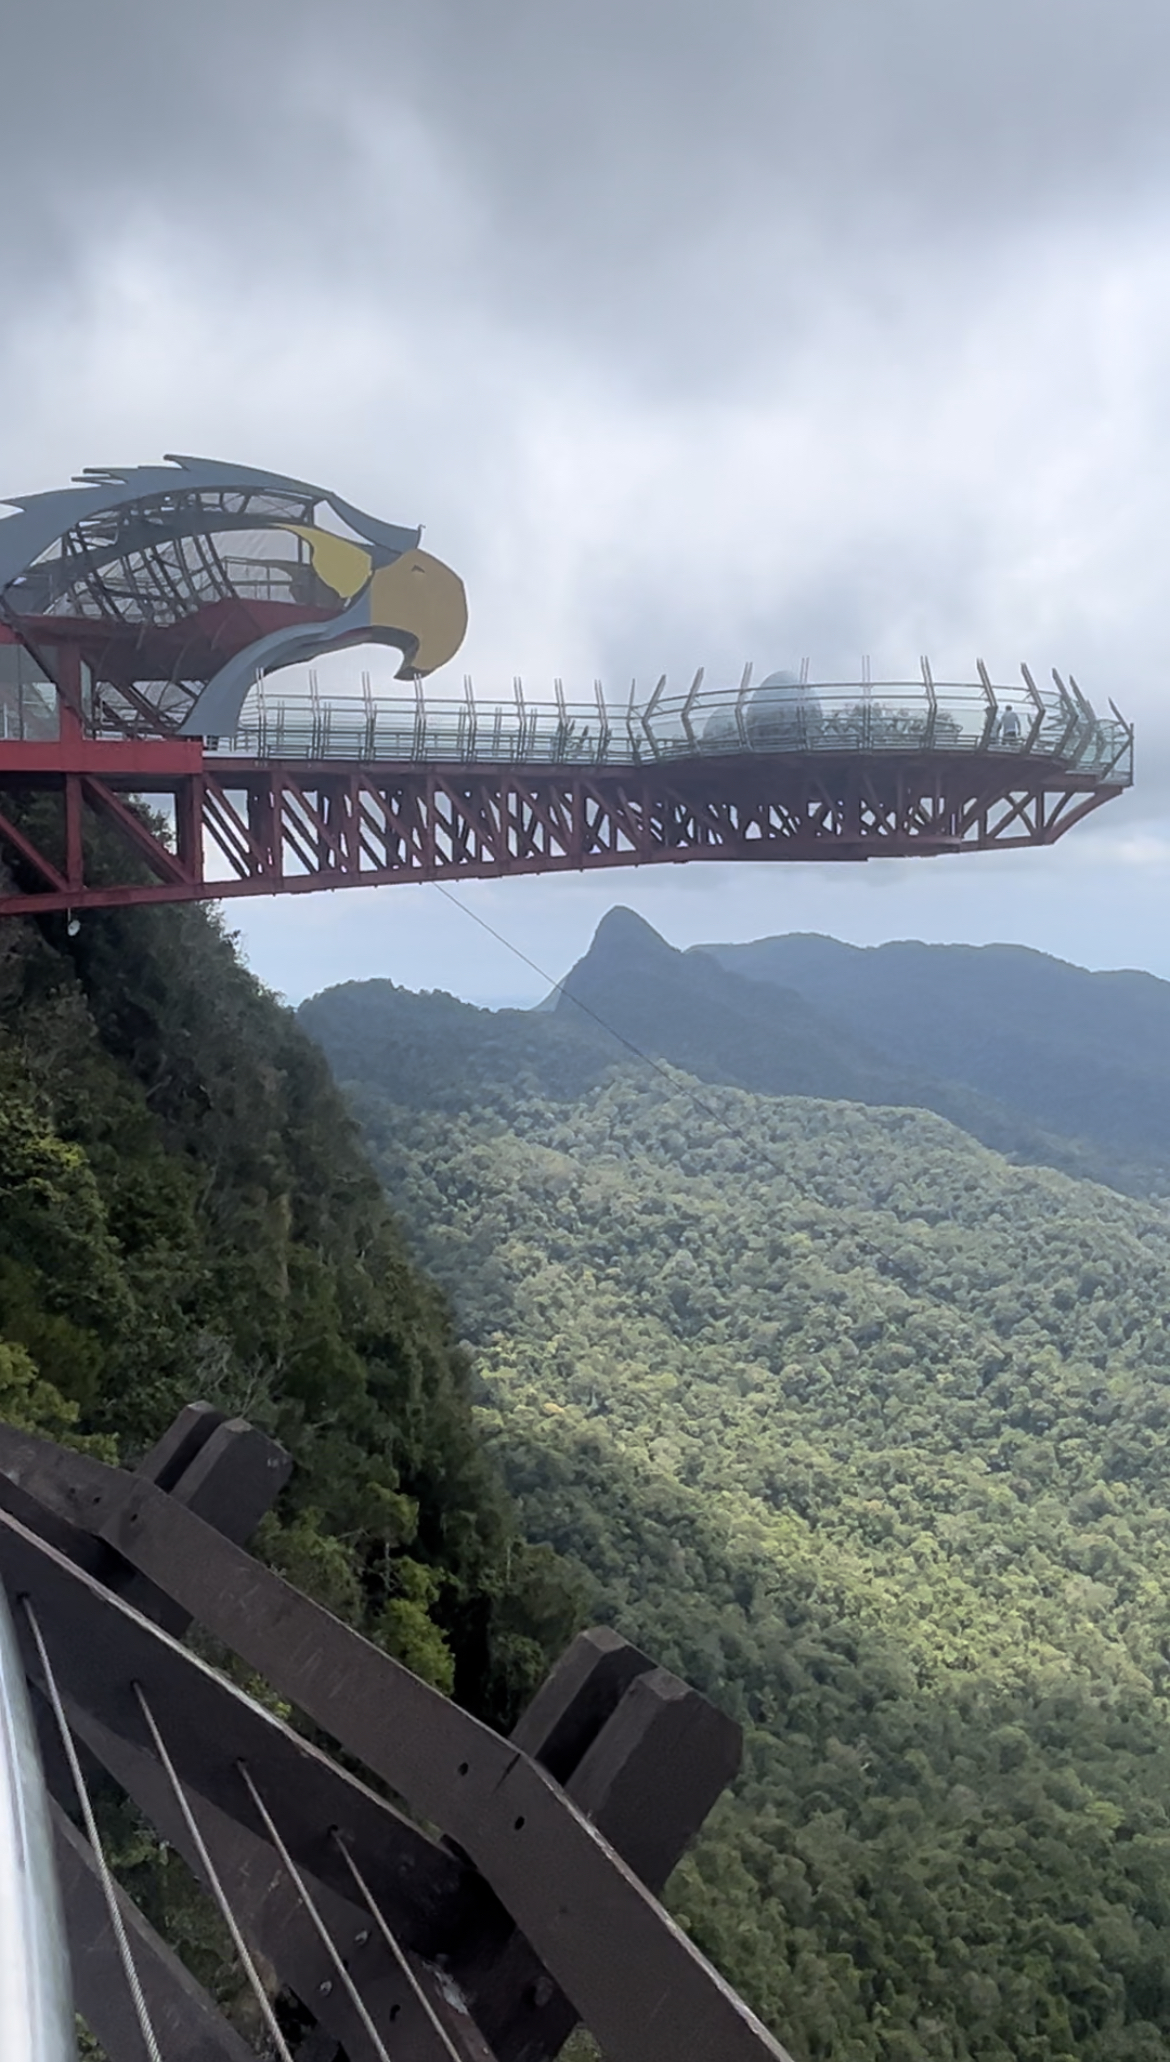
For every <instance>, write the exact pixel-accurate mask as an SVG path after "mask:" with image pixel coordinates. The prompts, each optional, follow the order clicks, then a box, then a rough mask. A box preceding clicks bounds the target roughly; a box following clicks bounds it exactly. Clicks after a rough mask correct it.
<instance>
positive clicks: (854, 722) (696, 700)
mask: <svg viewBox="0 0 1170 2062" xmlns="http://www.w3.org/2000/svg"><path fill="white" fill-rule="evenodd" d="M218 749H219V750H220V751H221V752H225V753H232V754H237V755H243V756H247V757H257V758H286V759H348V760H351V761H383V762H388V763H394V762H403V761H406V762H416V763H417V762H424V763H428V764H449V765H467V766H492V765H496V766H500V765H541V766H550V765H552V766H565V767H581V768H585V767H590V766H638V765H647V764H652V763H655V762H658V763H662V762H672V761H676V760H685V759H694V758H713V757H714V758H720V757H734V756H743V755H745V754H748V755H753V756H762V757H768V756H789V755H797V756H804V755H809V754H812V755H817V754H822V755H823V754H829V755H835V754H837V753H853V752H857V753H870V754H884V753H897V752H922V751H930V752H962V753H968V752H991V753H995V754H1000V753H1003V754H1008V753H1013V754H1020V753H1024V754H1028V755H1037V754H1039V755H1042V756H1045V757H1050V758H1053V759H1055V760H1057V761H1058V762H1059V763H1060V764H1061V765H1072V766H1075V767H1077V768H1078V769H1079V770H1083V771H1086V772H1094V771H1097V770H1103V769H1106V768H1110V767H1117V768H1121V769H1122V771H1121V772H1120V773H1119V775H1118V777H1119V778H1128V774H1127V773H1126V772H1125V771H1124V769H1125V768H1126V767H1128V763H1129V761H1128V752H1129V745H1128V732H1127V731H1126V729H1125V726H1124V725H1122V724H1118V723H1102V722H1101V721H1100V720H1099V719H1098V718H1097V717H1096V716H1095V715H1093V714H1092V712H1087V711H1086V709H1085V708H1084V707H1082V705H1081V703H1080V701H1079V700H1077V699H1075V698H1074V697H1073V696H1072V695H1070V694H1069V693H1067V692H1066V693H1065V694H1063V695H1062V694H1061V693H1060V692H1059V691H1058V690H1057V688H1055V687H1052V688H1037V687H1033V688H1031V689H1030V690H1028V689H1025V688H1024V687H1023V686H1020V687H1018V688H1005V687H1000V686H997V687H995V688H994V689H992V690H990V691H989V690H988V689H987V688H985V687H983V686H979V685H974V684H972V683H970V682H947V683H944V682H937V683H934V684H933V685H931V684H928V683H927V682H926V681H924V680H921V679H919V680H914V681H875V682H873V683H869V682H865V683H858V682H849V681H846V682H828V683H826V682H806V683H795V682H792V683H782V684H779V685H776V684H769V683H767V682H765V683H763V684H761V685H760V686H758V687H755V688H752V687H750V686H748V687H743V686H740V687H727V686H720V685H718V684H714V685H711V686H705V685H701V684H695V685H692V686H691V687H690V688H689V689H688V690H687V691H686V692H682V691H678V692H674V693H667V692H666V691H665V690H658V691H656V692H655V693H653V694H652V695H648V696H646V697H645V698H644V699H642V700H635V701H634V702H632V703H628V704H625V705H617V706H615V705H613V704H610V703H609V702H608V701H607V700H606V699H605V697H604V696H603V695H602V694H601V693H600V691H597V692H595V694H594V697H593V698H592V699H591V700H588V699H581V698H580V697H574V699H572V700H569V699H568V698H567V697H566V696H565V695H564V693H563V692H558V694H557V696H556V698H555V699H551V698H549V697H548V696H547V695H546V696H544V697H542V698H539V699H538V698H536V697H535V696H532V695H530V694H528V693H527V692H526V693H525V694H524V695H523V696H522V697H519V698H518V697H516V696H514V697H513V698H512V699H511V700H508V699H506V698H500V699H498V700H495V701H484V700H481V699H479V698H478V697H475V698H472V697H470V696H469V695H467V694H465V695H464V696H463V697H458V696H450V695H438V694H435V693H428V692H426V691H423V692H421V693H420V692H415V691H414V690H413V689H412V690H410V691H408V693H407V694H403V693H402V692H401V691H399V692H398V693H395V694H392V695H385V694H377V695H376V694H367V695H365V696H362V697H359V696H336V695H332V696H324V695H321V694H317V695H315V696H309V697H301V698H299V699H298V698H295V697H289V698H288V699H281V698H280V697H278V696H275V695H274V694H273V692H272V685H271V682H265V683H264V684H263V685H262V686H261V687H258V688H257V689H255V690H254V691H253V693H252V695H250V696H249V698H248V701H247V703H246V704H245V708H244V712H243V717H242V720H241V724H240V728H239V730H238V731H237V733H236V735H235V737H234V738H231V739H227V738H224V739H221V740H220V741H219V745H218Z"/></svg>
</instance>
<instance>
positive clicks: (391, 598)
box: [0, 459, 1133, 915]
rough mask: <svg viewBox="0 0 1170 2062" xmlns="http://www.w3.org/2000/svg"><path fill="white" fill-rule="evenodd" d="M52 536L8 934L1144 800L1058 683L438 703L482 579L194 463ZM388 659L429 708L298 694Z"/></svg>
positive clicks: (80, 516) (945, 840) (1, 599)
mask: <svg viewBox="0 0 1170 2062" xmlns="http://www.w3.org/2000/svg"><path fill="white" fill-rule="evenodd" d="M322 508H324V509H325V510H326V512H327V514H326V519H325V520H324V521H323V520H322V519H321V510H322ZM20 511H21V512H20V513H19V514H17V515H15V516H11V517H9V518H7V519H5V520H3V521H0V915H32V914H35V913H38V912H45V911H52V910H77V911H80V910H84V909H93V908H109V907H112V906H116V905H119V904H126V903H140V902H172V901H187V900H192V899H219V898H222V897H231V896H235V895H258V894H281V893H285V894H288V893H305V892H309V891H313V890H315V889H320V888H341V887H358V886H374V885H377V884H379V883H386V882H391V881H399V880H443V879H453V878H458V877H460V876H467V877H472V878H475V877H484V876H500V875H505V874H513V873H544V872H557V871H569V870H581V869H593V868H598V867H620V866H642V865H648V864H655V863H659V864H661V863H668V862H669V863H672V864H678V863H680V862H682V861H686V860H693V859H735V860H754V861H766V860H778V859H804V860H808V859H867V858H872V857H879V856H886V857H904V856H907V855H910V854H914V853H932V854H939V853H943V852H951V853H955V852H964V851H983V850H988V849H991V848H1002V847H1010V846H1020V845H1041V844H1051V843H1052V842H1053V841H1054V840H1055V839H1056V838H1058V837H1060V836H1061V835H1062V834H1063V833H1064V832H1065V831H1066V830H1068V829H1069V828H1070V827H1071V826H1072V825H1073V824H1075V823H1077V822H1079V821H1080V820H1081V818H1083V817H1084V816H1085V815H1087V814H1088V813H1089V812H1090V811H1092V810H1094V809H1096V808H1098V807H1099V806H1100V805H1101V804H1102V803H1103V802H1106V801H1108V800H1110V799H1111V798H1112V797H1113V796H1115V795H1117V794H1119V793H1120V792H1121V791H1122V790H1123V789H1124V788H1125V787H1126V786H1127V785H1128V784H1129V782H1130V779H1131V777H1132V743H1133V740H1132V732H1131V730H1130V729H1129V726H1128V725H1126V724H1125V723H1124V722H1123V721H1122V719H1121V718H1120V717H1119V716H1118V715H1117V712H1116V711H1114V712H1113V715H1112V718H1110V719H1101V718H1099V717H1098V716H1097V715H1096V714H1095V713H1094V711H1093V710H1092V708H1091V707H1090V706H1089V704H1088V702H1087V701H1086V699H1085V697H1084V695H1083V694H1082V693H1081V691H1080V689H1079V688H1078V686H1077V684H1076V682H1075V680H1073V679H1072V678H1071V677H1070V678H1069V680H1068V681H1067V682H1066V681H1065V680H1063V679H1062V678H1061V676H1060V675H1059V674H1056V673H1053V675H1052V681H1053V685H1052V686H1051V687H1044V688H1040V687H1038V686H1037V684H1036V682H1035V680H1034V679H1033V677H1032V675H1031V674H1030V673H1029V672H1028V670H1027V668H1024V669H1022V684H1021V685H1020V686H1019V687H1017V688H1005V687H1002V686H994V685H993V684H992V682H991V680H990V678H989V676H988V674H987V672H986V670H985V669H984V668H983V667H982V665H980V667H979V668H978V679H977V680H976V681H975V682H973V683H966V684H949V685H948V684H943V683H941V682H939V683H936V682H935V680H934V678H933V676H932V674H931V670H930V668H929V666H928V665H927V663H926V662H925V661H923V662H922V669H921V677H920V678H919V679H917V680H915V681H913V682H885V683H871V682H869V681H863V682H860V683H849V682H845V683H841V682H836V683H819V684H814V683H810V682H809V681H808V680H807V678H804V677H799V678H798V677H797V676H795V675H793V674H789V673H774V674H772V675H770V676H769V677H768V678H766V679H765V680H764V681H762V682H761V683H760V684H759V685H758V686H757V687H755V688H753V687H752V685H751V678H750V672H745V675H744V677H743V679H742V680H741V681H740V682H739V683H738V685H735V686H728V687H725V688H718V687H716V688H711V687H709V686H708V687H704V685H703V678H702V675H701V674H698V675H696V677H695V680H694V681H693V682H692V683H691V685H690V687H689V689H688V690H687V691H686V692H679V693H674V694H672V693H669V692H668V691H667V687H666V683H665V681H660V682H659V683H658V686H657V687H656V689H655V690H654V692H653V694H651V695H650V696H649V697H648V698H647V699H646V700H645V701H643V702H638V701H637V700H636V699H635V697H634V696H633V695H632V696H631V699H630V701H629V703H628V704H625V705H623V706H622V707H620V708H618V707H615V705H614V704H613V703H612V702H607V700H606V697H605V695H604V693H603V691H602V689H601V688H600V686H599V685H598V686H595V688H594V691H593V694H592V696H591V697H590V698H588V699H586V700H584V701H581V702H574V703H569V702H567V701H566V698H565V694H564V690H563V688H562V687H561V685H560V683H559V682H558V683H556V686H555V689H554V692H553V694H552V696H550V697H548V698H547V699H545V700H544V701H542V702H534V701H532V700H531V699H530V698H526V697H525V694H524V691H523V689H522V687H521V685H520V683H519V682H516V683H515V684H514V688H513V694H512V698H511V700H509V701H508V702H506V703H505V702H502V701H501V702H499V703H497V704H494V705H493V704H486V705H485V704H484V703H482V702H480V701H478V700H477V698H476V697H475V695H474V694H473V693H472V690H471V686H470V683H469V682H464V684H463V691H462V693H461V694H458V693H455V694H452V693H450V692H448V693H447V694H446V695H445V696H444V695H442V694H439V695H436V694H435V693H434V692H433V691H432V690H430V689H424V688H423V686H422V680H423V677H424V676H425V675H426V674H427V673H428V672H430V671H431V670H432V669H433V668H434V667H436V666H438V665H441V664H443V663H444V662H445V661H446V660H447V659H448V658H450V657H451V656H453V654H454V651H455V650H456V649H457V648H458V644H459V641H460V639H461V637H462V633H463V628H464V625H465V622H466V606H465V602H464V599H463V590H462V587H461V585H460V583H459V582H458V580H457V579H456V577H455V575H454V574H453V573H451V572H450V569H449V568H447V567H445V566H443V565H442V564H441V562H440V561H438V560H436V559H433V558H430V557H429V555H428V554H426V553H424V552H422V551H420V550H419V549H418V548H417V547H418V533H417V532H412V531H408V530H403V529H397V528H394V527H393V526H391V525H388V524H384V523H381V522H380V521H377V520H376V519H374V518H372V517H367V516H364V515H362V513H361V511H359V510H356V509H353V508H352V507H350V506H349V504H347V503H344V502H340V501H339V500H338V499H337V497H336V496H333V495H330V494H327V493H326V492H325V490H323V489H320V488H315V487H312V486H310V485H308V484H307V483H305V482H298V481H294V480H288V479H284V478H283V477H281V476H278V475H273V474H259V473H251V472H247V471H246V470H243V469H240V468H230V467H226V466H220V465H218V464H213V463H212V462H210V461H202V460H190V459H184V460H180V461H177V462H176V463H174V464H172V465H167V466H164V467H158V468H152V469H148V470H147V471H145V472H128V473H124V474H100V475H90V476H86V477H85V478H84V479H83V481H82V482H81V483H80V484H79V485H78V486H76V487H74V488H71V489H67V490H64V491H63V492H61V493H59V494H49V495H43V496H39V497H32V498H31V499H29V500H26V501H25V502H24V503H22V504H20ZM327 522H328V523H330V524H331V527H327V526H326V523H327ZM359 644H360V645H363V646H368V645H370V644H377V645H390V646H393V647H394V648H395V650H396V652H397V653H398V654H399V655H400V656H401V658H402V660H403V664H402V667H401V669H400V672H399V675H398V681H399V682H402V681H404V680H405V682H406V683H407V684H406V685H405V686H399V685H397V684H395V685H394V686H392V687H391V688H390V690H389V691H388V692H382V693H377V694H376V693H375V692H374V691H373V690H372V689H371V687H370V685H369V675H368V673H366V674H362V675H361V681H362V692H361V694H360V695H343V696H337V695H331V696H329V697H328V698H325V699H323V698H322V696H321V694H320V693H319V692H318V689H317V687H316V682H315V676H314V675H313V674H312V673H311V672H310V675H309V681H308V686H307V688H306V687H304V686H301V685H298V682H299V681H300V680H303V675H304V668H305V666H306V665H311V663H312V661H313V660H314V659H315V658H316V657H318V656H319V655H320V654H322V653H325V652H330V651H334V650H337V649H342V648H346V647H352V646H356V645H359ZM289 668H295V669H297V671H296V672H294V673H290V672H288V671H287V669H289ZM282 674H283V678H284V679H285V681H286V682H288V683H290V686H289V691H288V692H286V694H285V696H284V698H283V699H274V697H273V684H274V682H276V683H279V682H280V680H281V678H282Z"/></svg>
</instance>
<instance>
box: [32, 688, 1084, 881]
mask: <svg viewBox="0 0 1170 2062" xmlns="http://www.w3.org/2000/svg"><path fill="white" fill-rule="evenodd" d="M1123 785H1124V782H1120V781H1118V782H1109V781H1106V782H1102V781H1101V780H1100V779H1099V778H1097V777H1095V776H1094V775H1092V774H1090V773H1084V772H1080V773H1078V772H1077V771H1075V770H1062V769H1061V768H1060V767H1059V766H1058V765H1054V764H1053V761H1052V759H1051V757H1045V758H1041V757H1040V756H1038V755H1037V756H1032V755H1031V754H1028V753H1026V752H1021V753H1019V754H1018V755H1015V756H1005V755H1004V753H1002V752H1000V753H998V754H991V753H987V754H983V753H971V752H964V753H946V752H939V751H934V752H907V753H906V754H904V755H903V754H893V753H884V754H882V756H881V758H880V759H875V758H861V759H859V758H858V757H857V756H856V755H852V756H847V755H843V756H842V757H841V758H840V760H838V761H833V760H829V759H826V758H825V757H823V756H818V757H817V759H816V761H815V763H810V760H809V759H808V757H802V756H801V755H799V754H792V755H790V756H784V755H776V756H774V757H769V758H767V759H761V758H760V757H749V756H744V757H742V758H738V757H737V758H728V757H724V758H711V759H707V760H704V759H701V758H695V759H690V760H688V761H686V762H682V763H675V764H673V765H653V764H652V765H649V766H643V767H636V768H631V767H595V768H589V769H578V770H575V769H570V768H557V767H555V766H550V767H546V768H542V767H532V766H526V767H508V766H503V767H474V768H473V767H467V766H460V765H452V766H441V765H420V764H393V765H389V764H384V765H378V764H369V765H366V764H357V763H350V762H345V761H337V760H330V761H323V762H319V763H308V762H305V763H296V764H293V763H275V762H269V761H260V760H250V759H230V760H229V759H225V758H222V757H219V756H216V755H209V754H205V752H204V748H203V745H202V743H201V741H200V740H198V739H183V738H168V739H122V740H118V741H105V740H99V739H92V738H87V737H85V736H84V735H83V734H82V733H81V730H80V727H79V726H72V725H67V726H65V730H64V734H63V735H62V737H61V738H60V739H59V740H54V741H52V742H50V743H35V744H34V743H5V742H0V916H32V915H36V914H39V913H41V912H48V911H53V910H77V911H80V910H85V909H103V908H111V907H115V906H119V905H125V904H128V903H147V902H186V901H194V900H219V899H220V898H224V897H230V896H235V895H275V894H305V893H310V892H312V891H314V890H316V889H321V888H356V887H373V886H377V885H379V884H381V883H387V882H392V881H410V880H414V881H432V880H452V879H458V878H460V877H464V878H467V879H483V878H495V877H500V876H503V875H507V874H528V873H558V872H571V871H587V870H588V871H591V870H593V869H595V868H601V867H622V866H646V865H656V864H657V865H662V864H666V863H670V864H673V865H678V864H681V863H683V862H685V861H687V860H695V859H699V860H704V859H705V860H713V859H720V860H753V861H757V862H759V861H763V860H796V859H803V860H810V859H815V860H824V859H847V860H860V859H869V858H876V857H885V858H898V857H905V856H908V855H911V854H914V853H923V854H933V853H944V852H974V851H987V850H999V849H1004V848H1007V847H1015V846H1025V845H1050V844H1053V843H1054V842H1055V841H1056V839H1057V838H1059V837H1061V836H1063V834H1064V832H1065V831H1067V830H1069V829H1071V828H1072V826H1073V825H1074V824H1075V823H1078V822H1080V820H1081V819H1082V818H1083V817H1085V816H1087V815H1088V814H1089V813H1090V811H1092V810H1094V809H1097V808H1099V807H1100V806H1101V804H1102V803H1103V802H1107V801H1109V800H1111V799H1112V798H1113V797H1114V796H1115V795H1118V794H1120V793H1121V792H1122V788H1123Z"/></svg>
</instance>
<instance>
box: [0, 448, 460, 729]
mask: <svg viewBox="0 0 1170 2062" xmlns="http://www.w3.org/2000/svg"><path fill="white" fill-rule="evenodd" d="M9 506H11V507H13V508H15V509H16V510H17V513H16V514H14V515H11V516H8V517H5V518H3V519H0V635H3V634H4V631H3V626H4V625H7V633H8V636H9V638H13V637H15V638H16V639H17V640H18V641H19V642H20V643H21V644H24V645H26V646H27V647H28V648H29V649H30V650H31V651H33V652H34V653H46V654H51V653H52V651H53V649H54V648H55V646H56V644H58V643H60V642H61V641H63V640H68V641H70V642H72V643H74V644H76V645H80V646H81V648H82V652H83V656H84V657H85V659H86V662H87V664H88V666H89V668H90V674H91V677H92V679H93V681H94V682H95V684H96V688H97V691H98V692H99V693H100V694H101V696H102V699H103V702H104V705H105V708H106V710H107V712H108V711H109V710H110V709H111V708H114V709H116V708H117V706H118V705H119V702H120V703H121V705H122V706H123V707H126V708H128V709H130V710H131V711H133V710H135V709H136V710H138V711H139V713H141V711H142V710H143V708H145V709H146V710H147V712H148V713H149V712H153V713H154V714H155V715H157V717H158V718H159V720H160V722H161V723H163V724H164V727H165V728H167V729H169V730H172V731H175V730H177V731H178V732H179V733H180V734H181V735H184V736H195V737H199V736H203V737H207V736H230V735H231V734H232V732H233V731H234V730H235V729H236V727H237V725H238V723H239V719H240V713H241V710H242V708H243V705H244V701H245V699H246V697H247V695H248V692H249V690H250V688H251V687H252V686H253V684H254V682H255V681H256V680H257V679H258V678H259V677H260V675H262V674H265V673H270V672H274V671H277V670H278V669H280V668H281V667H285V666H292V665H298V664H301V663H303V662H304V661H306V660H312V659H315V658H318V657H320V656H321V655H322V654H323V653H325V652H331V651H337V650H339V649H342V648H343V647H345V646H347V645H355V644H384V645H390V646H392V647H393V648H394V649H396V650H397V651H399V652H400V653H401V654H402V665H401V667H400V668H399V678H407V679H409V678H414V677H418V676H421V675H424V674H427V673H432V672H434V670H435V669H436V667H438V666H442V665H445V664H446V662H447V660H448V659H450V658H453V657H454V655H455V653H456V652H457V651H458V649H459V647H460V645H461V643H462V642H463V638H464V635H465V633H466V630H467V597H466V594H465V593H464V589H463V583H462V581H461V580H460V579H459V577H458V575H457V574H456V573H453V572H452V570H451V568H450V566H447V565H444V564H443V561H442V560H441V559H438V558H434V557H432V555H431V553H430V552H427V551H423V550H421V549H420V539H421V534H422V533H421V531H419V530H417V529H416V530H410V529H404V528H401V527H399V526H397V525H395V524H391V523H385V522H382V521H381V520H380V519H378V518H377V517H375V516H370V515H367V514H365V513H364V512H363V511H362V510H361V509H357V508H354V507H353V506H352V505H351V504H350V503H349V502H346V501H343V500H341V499H340V497H339V496H338V495H336V494H333V493H331V492H330V491H329V490H328V489H326V488H323V487H315V486H312V485H311V484H310V483H309V482H307V481H304V480H295V479H290V478H288V477H286V476H285V475H283V474H279V473H268V472H260V471H257V470H255V469H253V468H251V467H246V466H232V465H225V464H222V463H220V462H219V461H218V460H213V459H202V458H183V457H171V458H168V459H167V461H166V462H165V463H164V464H163V465H161V466H149V467H136V468H131V469H128V470H125V471H122V470H113V469H111V470H105V469H103V470H101V471H97V470H94V471H89V472H86V473H84V474H83V475H82V476H81V478H80V479H79V480H77V481H76V482H75V484H74V485H73V486H72V487H68V488H63V489H61V490H59V491H57V492H52V493H47V494H36V495H27V496H24V497H19V498H14V499H13V500H12V501H11V502H10V503H9ZM46 665H47V668H48V670H50V671H51V659H47V660H46Z"/></svg>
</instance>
